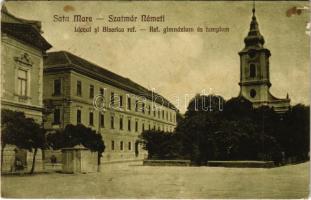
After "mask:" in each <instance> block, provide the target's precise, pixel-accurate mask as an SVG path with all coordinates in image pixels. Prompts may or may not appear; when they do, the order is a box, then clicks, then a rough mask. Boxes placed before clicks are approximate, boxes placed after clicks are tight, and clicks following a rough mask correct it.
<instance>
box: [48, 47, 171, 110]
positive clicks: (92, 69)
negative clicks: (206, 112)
mask: <svg viewBox="0 0 311 200" xmlns="http://www.w3.org/2000/svg"><path fill="white" fill-rule="evenodd" d="M66 70H74V71H76V72H78V73H81V74H84V75H86V76H89V77H91V78H94V79H97V80H99V81H102V82H105V83H107V84H110V85H113V86H115V87H117V88H121V89H123V90H126V91H128V92H131V93H133V94H136V95H138V96H142V97H145V98H147V99H149V100H152V101H155V102H157V103H159V104H161V105H163V106H165V107H168V108H171V109H174V110H176V111H177V108H176V107H175V106H174V105H173V104H172V103H170V102H169V101H168V100H167V99H165V98H164V97H163V96H161V95H159V94H157V93H155V92H153V91H150V90H148V89H147V88H145V87H143V86H141V85H139V84H137V83H135V82H134V81H132V80H130V79H128V78H125V77H122V76H120V75H118V74H116V73H114V72H111V71H109V70H107V69H105V68H103V67H100V66H98V65H96V64H94V63H91V62H90V61H87V60H85V59H83V58H80V57H79V56H76V55H74V54H72V53H70V52H67V51H58V52H49V53H47V57H45V59H44V72H45V73H48V72H53V71H66Z"/></svg>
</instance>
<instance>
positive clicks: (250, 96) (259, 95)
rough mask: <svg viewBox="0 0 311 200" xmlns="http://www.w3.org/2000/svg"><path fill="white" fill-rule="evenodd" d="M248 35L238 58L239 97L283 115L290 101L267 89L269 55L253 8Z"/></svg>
mask: <svg viewBox="0 0 311 200" xmlns="http://www.w3.org/2000/svg"><path fill="white" fill-rule="evenodd" d="M252 12H253V16H252V21H251V24H250V30H249V32H248V35H247V36H246V37H245V39H244V43H245V47H244V49H242V50H241V51H240V52H239V56H240V82H239V85H240V94H239V96H240V97H244V98H246V99H247V100H249V101H251V102H252V103H253V106H254V107H255V108H256V107H260V106H269V107H272V108H273V109H274V110H275V111H276V112H278V113H284V112H286V111H287V110H288V109H289V106H290V99H289V97H288V95H287V96H286V98H283V99H282V98H277V97H275V96H273V95H272V94H271V93H270V91H269V89H270V87H271V82H270V66H269V58H270V56H271V53H270V51H269V49H267V48H265V47H264V43H265V40H264V37H263V36H262V35H261V34H260V32H259V26H258V23H257V19H256V16H255V7H254V8H253V10H252Z"/></svg>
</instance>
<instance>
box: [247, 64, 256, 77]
mask: <svg viewBox="0 0 311 200" xmlns="http://www.w3.org/2000/svg"><path fill="white" fill-rule="evenodd" d="M249 76H250V77H251V78H254V77H255V76H256V65H255V64H253V63H252V64H250V65H249Z"/></svg>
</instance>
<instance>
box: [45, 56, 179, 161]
mask: <svg viewBox="0 0 311 200" xmlns="http://www.w3.org/2000/svg"><path fill="white" fill-rule="evenodd" d="M44 102H45V105H46V107H47V108H48V109H49V110H51V114H50V115H48V116H47V119H46V123H45V128H47V129H58V128H65V127H66V125H68V124H79V123H81V124H83V125H85V126H87V127H91V128H92V129H94V130H96V131H97V132H98V133H100V134H102V136H103V139H104V142H105V146H106V149H105V152H104V155H103V156H104V157H103V160H102V161H103V162H110V161H124V160H135V159H143V158H144V157H145V156H146V152H145V151H143V150H142V148H141V147H140V145H139V143H138V142H137V141H138V139H139V138H138V137H139V135H140V134H141V133H142V131H144V130H148V129H156V130H162V131H167V132H172V131H173V130H174V128H175V126H176V112H177V109H176V107H175V106H174V105H173V104H171V103H170V102H169V101H168V100H166V99H165V98H164V97H162V96H161V95H159V94H156V93H154V92H153V91H151V90H148V89H146V88H144V87H142V86H140V85H138V84H136V83H135V82H133V81H131V80H130V79H128V78H124V77H122V76H120V75H117V74H115V73H113V72H111V71H108V70H106V69H104V68H102V67H100V66H98V65H96V64H93V63H91V62H89V61H87V60H85V59H83V58H80V57H78V56H76V55H74V54H72V53H69V52H66V51H59V52H51V53H48V55H47V57H46V59H45V61H44Z"/></svg>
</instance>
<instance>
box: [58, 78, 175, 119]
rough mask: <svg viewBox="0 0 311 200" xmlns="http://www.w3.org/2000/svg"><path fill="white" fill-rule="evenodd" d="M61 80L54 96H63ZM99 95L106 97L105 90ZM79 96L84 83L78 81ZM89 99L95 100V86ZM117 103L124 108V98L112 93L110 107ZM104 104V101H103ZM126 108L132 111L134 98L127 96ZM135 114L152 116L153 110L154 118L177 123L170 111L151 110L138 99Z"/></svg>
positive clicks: (91, 87) (90, 88) (102, 89)
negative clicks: (140, 113)
mask: <svg viewBox="0 0 311 200" xmlns="http://www.w3.org/2000/svg"><path fill="white" fill-rule="evenodd" d="M61 88H62V87H61V79H56V80H54V95H56V96H57V95H61ZM99 94H100V95H101V96H102V97H104V96H105V89H104V88H99ZM77 96H82V82H81V81H79V80H78V81H77ZM89 98H91V99H93V98H94V85H90V87H89ZM116 101H118V102H119V107H120V108H122V107H123V104H124V103H123V96H122V95H115V93H114V92H111V94H110V104H109V107H110V106H112V107H114V106H115V104H116ZM101 102H103V101H101ZM126 104H127V105H126V108H127V110H132V107H131V106H132V98H131V97H130V96H128V95H127V102H126ZM134 106H135V112H139V111H141V112H142V113H143V114H146V113H148V115H151V112H152V110H153V116H154V117H156V116H157V117H158V118H159V119H161V118H162V119H166V120H168V121H170V122H176V118H175V115H174V114H172V113H171V112H168V111H166V112H165V111H164V110H162V112H161V110H160V109H156V108H155V107H153V109H152V108H151V106H150V105H149V106H148V107H146V105H145V103H144V102H141V101H139V100H138V99H136V100H135V105H134Z"/></svg>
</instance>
